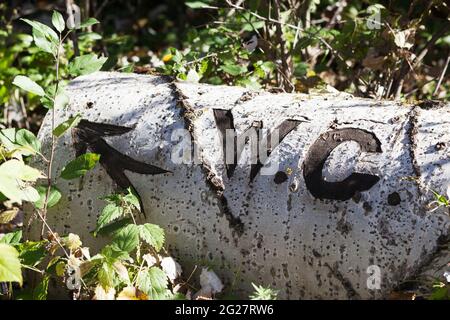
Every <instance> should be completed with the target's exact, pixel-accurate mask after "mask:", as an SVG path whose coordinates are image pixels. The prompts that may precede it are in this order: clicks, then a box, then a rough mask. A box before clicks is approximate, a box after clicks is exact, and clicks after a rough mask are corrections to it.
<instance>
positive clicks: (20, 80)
mask: <svg viewBox="0 0 450 320" xmlns="http://www.w3.org/2000/svg"><path fill="white" fill-rule="evenodd" d="M13 84H14V85H16V86H18V87H19V88H21V89H23V90H25V91H28V92H31V93H33V94H36V95H38V96H41V97H42V96H44V95H45V92H44V89H42V87H41V86H40V85H38V84H37V83H36V82H34V81H33V80H31V79H30V78H28V77H26V76H16V77H15V78H14V81H13Z"/></svg>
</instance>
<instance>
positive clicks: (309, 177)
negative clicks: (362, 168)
mask: <svg viewBox="0 0 450 320" xmlns="http://www.w3.org/2000/svg"><path fill="white" fill-rule="evenodd" d="M345 141H355V142H357V143H358V144H359V146H360V147H361V150H362V151H363V152H378V153H381V152H382V151H381V143H380V140H378V138H377V137H376V136H375V134H374V133H372V132H369V131H365V130H362V129H357V128H343V129H337V130H331V131H327V132H325V133H323V134H322V135H321V136H320V137H319V138H318V139H317V140H316V141H315V142H314V143H313V145H312V146H311V147H310V149H309V151H308V153H307V155H306V159H305V161H304V162H303V177H304V179H305V183H306V187H307V188H308V190H309V192H311V194H312V195H313V196H314V197H315V198H319V199H332V200H348V199H350V198H351V197H353V196H354V194H355V193H356V192H357V191H365V190H369V189H370V188H372V187H373V186H374V185H375V184H376V183H377V182H378V181H379V180H380V177H378V176H375V175H372V174H365V173H357V172H354V173H352V174H351V175H350V176H348V177H347V178H346V179H344V180H343V181H339V182H327V181H325V180H324V179H323V177H322V169H323V167H324V165H325V161H326V160H327V158H328V157H329V156H330V154H331V152H332V151H333V150H334V149H335V148H336V147H337V146H338V145H340V144H341V143H343V142H345Z"/></svg>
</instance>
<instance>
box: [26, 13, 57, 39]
mask: <svg viewBox="0 0 450 320" xmlns="http://www.w3.org/2000/svg"><path fill="white" fill-rule="evenodd" d="M20 20H22V21H24V22H26V23H28V24H29V25H30V26H31V27H33V29H35V30H38V31H39V32H41V33H43V34H44V35H45V36H46V37H48V38H49V39H50V40H51V41H54V42H55V43H57V42H58V41H59V37H58V35H57V34H56V32H55V31H53V29H52V28H50V27H49V26H47V25H45V24H43V23H40V22H38V21H32V20H28V19H20Z"/></svg>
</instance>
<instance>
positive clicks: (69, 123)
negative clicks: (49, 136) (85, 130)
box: [53, 114, 81, 138]
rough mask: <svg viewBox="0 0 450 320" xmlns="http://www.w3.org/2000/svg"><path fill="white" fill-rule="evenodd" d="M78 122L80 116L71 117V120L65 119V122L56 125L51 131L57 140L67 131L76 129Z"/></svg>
mask: <svg viewBox="0 0 450 320" xmlns="http://www.w3.org/2000/svg"><path fill="white" fill-rule="evenodd" d="M80 121H81V115H79V114H77V115H76V116H75V117H71V118H69V119H67V120H66V121H64V122H63V123H61V124H60V125H58V126H57V127H56V128H55V129H54V130H53V134H54V135H55V136H56V137H58V138H59V137H60V136H62V135H63V134H64V133H65V132H66V131H67V130H69V129H71V128H73V127H76V126H77V125H78V123H80Z"/></svg>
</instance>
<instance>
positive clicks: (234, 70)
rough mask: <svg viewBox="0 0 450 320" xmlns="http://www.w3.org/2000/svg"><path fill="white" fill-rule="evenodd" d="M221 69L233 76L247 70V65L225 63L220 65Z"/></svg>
mask: <svg viewBox="0 0 450 320" xmlns="http://www.w3.org/2000/svg"><path fill="white" fill-rule="evenodd" d="M220 69H221V70H222V71H224V72H226V73H228V74H231V75H232V76H238V75H240V74H242V73H244V72H246V71H247V69H246V68H245V67H242V66H239V65H237V64H225V65H223V66H221V67H220Z"/></svg>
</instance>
